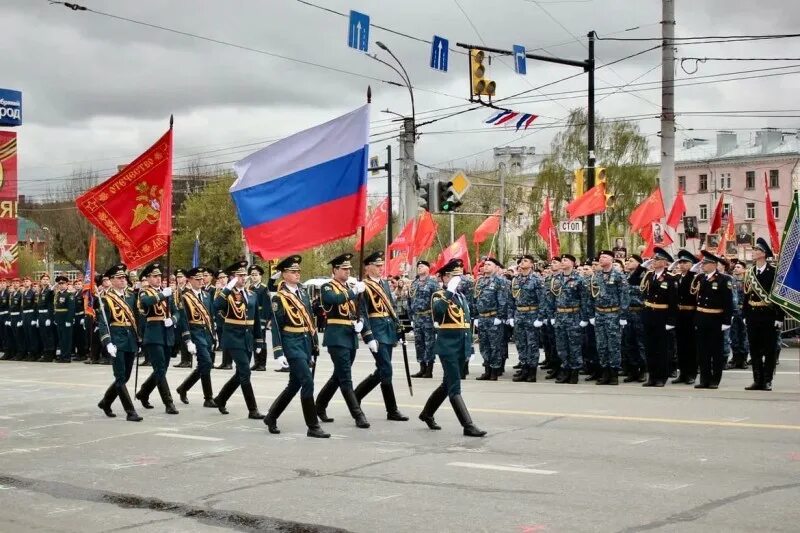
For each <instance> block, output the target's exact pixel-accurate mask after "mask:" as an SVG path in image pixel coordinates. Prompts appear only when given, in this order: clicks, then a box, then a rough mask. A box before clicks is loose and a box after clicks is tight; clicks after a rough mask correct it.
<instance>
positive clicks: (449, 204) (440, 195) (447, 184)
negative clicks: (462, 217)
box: [436, 181, 462, 213]
mask: <svg viewBox="0 0 800 533" xmlns="http://www.w3.org/2000/svg"><path fill="white" fill-rule="evenodd" d="M436 200H437V202H438V207H439V212H440V213H451V212H453V211H455V210H456V209H458V208H459V207H461V203H462V202H461V201H459V199H458V197H457V196H456V192H455V191H454V190H453V182H452V181H437V182H436Z"/></svg>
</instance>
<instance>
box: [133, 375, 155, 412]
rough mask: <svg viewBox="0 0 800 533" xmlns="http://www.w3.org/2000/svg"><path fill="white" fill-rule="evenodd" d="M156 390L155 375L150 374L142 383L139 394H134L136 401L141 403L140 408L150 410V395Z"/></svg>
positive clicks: (151, 406)
mask: <svg viewBox="0 0 800 533" xmlns="http://www.w3.org/2000/svg"><path fill="white" fill-rule="evenodd" d="M155 388H156V378H155V374H150V375H149V376H148V377H147V379H146V380H145V381H144V383H142V386H141V387H140V388H139V392H137V393H136V399H137V400H139V401H140V402H142V407H144V408H145V409H152V408H153V405H152V404H151V403H150V393H151V392H153V389H155Z"/></svg>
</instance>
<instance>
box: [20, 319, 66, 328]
mask: <svg viewBox="0 0 800 533" xmlns="http://www.w3.org/2000/svg"><path fill="white" fill-rule="evenodd" d="M17 327H18V328H21V327H22V320H20V321H19V322H17ZM67 327H69V324H67Z"/></svg>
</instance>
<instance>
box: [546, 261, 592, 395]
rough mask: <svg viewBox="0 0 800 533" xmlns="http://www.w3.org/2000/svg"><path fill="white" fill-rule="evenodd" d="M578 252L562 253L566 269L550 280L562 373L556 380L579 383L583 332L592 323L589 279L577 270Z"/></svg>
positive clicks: (563, 266) (563, 267) (562, 262)
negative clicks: (588, 287) (586, 280)
mask: <svg viewBox="0 0 800 533" xmlns="http://www.w3.org/2000/svg"><path fill="white" fill-rule="evenodd" d="M576 263H577V260H576V259H575V256H574V255H570V254H564V255H562V256H561V267H562V270H561V272H560V273H558V274H557V275H555V276H553V279H552V280H551V281H550V292H551V293H552V294H553V299H552V300H551V302H552V306H553V308H552V309H553V310H554V311H555V335H556V348H557V350H558V357H559V359H561V365H562V366H561V375H560V376H559V377H558V378H557V379H556V383H571V384H576V383H578V377H579V374H580V369H581V365H582V364H583V361H582V350H583V332H584V328H586V326H588V325H589V321H588V318H589V317H588V302H587V297H588V294H587V291H586V282H585V280H584V278H583V276H581V275H580V274H578V272H577V271H576V270H575V264H576Z"/></svg>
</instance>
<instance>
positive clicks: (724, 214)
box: [722, 202, 731, 218]
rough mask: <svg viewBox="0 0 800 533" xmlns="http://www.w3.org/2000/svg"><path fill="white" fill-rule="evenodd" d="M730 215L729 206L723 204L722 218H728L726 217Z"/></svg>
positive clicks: (726, 203)
mask: <svg viewBox="0 0 800 533" xmlns="http://www.w3.org/2000/svg"><path fill="white" fill-rule="evenodd" d="M730 214H731V204H729V203H728V202H725V203H724V204H722V218H728V215H730Z"/></svg>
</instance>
